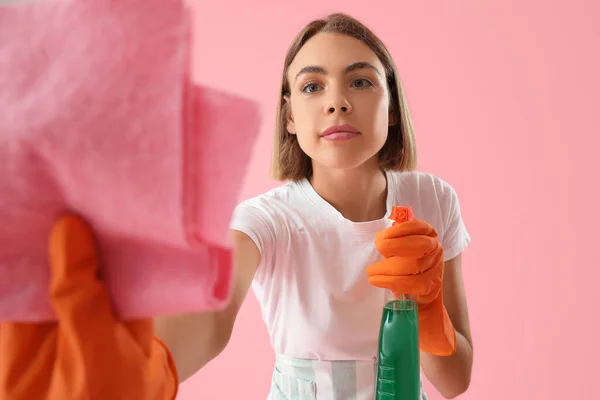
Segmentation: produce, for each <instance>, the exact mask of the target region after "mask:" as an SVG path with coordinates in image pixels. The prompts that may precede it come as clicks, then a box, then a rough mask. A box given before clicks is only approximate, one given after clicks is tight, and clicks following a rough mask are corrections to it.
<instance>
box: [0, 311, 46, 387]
mask: <svg viewBox="0 0 600 400" xmlns="http://www.w3.org/2000/svg"><path fill="white" fill-rule="evenodd" d="M0 354H1V356H0V398H2V399H4V398H7V399H13V398H14V399H33V398H36V396H39V390H40V388H41V387H44V386H45V384H46V382H47V380H48V377H49V376H51V374H52V369H53V366H54V358H55V354H56V324H53V323H39V324H38V323H4V324H1V325H0Z"/></svg>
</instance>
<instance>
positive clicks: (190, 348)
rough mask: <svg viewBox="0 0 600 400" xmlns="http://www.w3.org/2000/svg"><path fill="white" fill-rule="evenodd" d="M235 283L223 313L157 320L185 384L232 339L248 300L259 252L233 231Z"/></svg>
mask: <svg viewBox="0 0 600 400" xmlns="http://www.w3.org/2000/svg"><path fill="white" fill-rule="evenodd" d="M232 237H233V242H234V268H235V278H234V279H235V280H234V282H233V293H232V297H231V301H230V303H229V305H228V306H227V307H226V308H225V309H224V310H223V311H220V312H213V313H192V314H185V315H178V316H168V317H161V318H156V319H155V321H154V329H155V333H156V336H158V337H159V338H160V339H161V340H162V341H163V342H165V344H166V345H167V346H168V348H169V349H170V351H171V353H172V354H173V358H174V360H175V365H176V366H177V371H178V374H179V379H180V382H183V381H184V380H186V379H187V378H189V377H190V376H192V375H193V374H195V373H196V372H197V371H198V370H200V369H201V368H202V367H204V366H205V365H206V364H207V363H209V362H210V361H211V360H213V359H214V358H215V357H217V356H218V355H219V354H220V353H221V352H222V351H223V349H225V346H227V343H229V339H230V337H231V333H232V331H233V325H234V322H235V318H236V317H237V314H238V312H239V310H240V308H241V306H242V303H243V302H244V299H245V298H246V294H247V293H248V289H249V288H250V284H251V283H252V279H253V278H254V273H255V272H256V269H257V268H258V265H259V263H260V258H261V256H260V252H259V251H258V248H257V247H256V245H255V244H254V242H253V241H252V240H251V239H250V237H248V236H247V235H245V234H244V233H241V232H239V231H232Z"/></svg>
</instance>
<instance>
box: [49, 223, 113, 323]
mask: <svg viewBox="0 0 600 400" xmlns="http://www.w3.org/2000/svg"><path fill="white" fill-rule="evenodd" d="M48 251H49V263H50V267H51V269H52V278H51V287H50V297H51V302H52V306H53V307H54V310H55V311H56V313H57V315H58V318H59V320H60V324H61V327H67V328H68V329H69V330H71V331H73V332H79V333H82V332H81V331H82V330H83V331H87V332H89V331H94V329H100V331H102V330H105V329H107V327H110V326H111V324H114V317H113V313H112V304H111V301H110V296H109V294H108V291H107V289H106V287H105V286H104V284H103V283H102V282H101V281H100V279H99V278H98V252H97V249H96V243H95V239H94V235H93V233H92V231H91V229H90V228H89V227H88V225H87V224H86V223H85V222H84V221H83V220H82V219H81V218H79V217H77V216H73V215H67V216H63V217H61V218H59V219H58V221H57V222H56V223H55V225H54V226H53V228H52V231H51V233H50V240H49V248H48ZM103 327H104V328H103ZM98 333H100V332H98Z"/></svg>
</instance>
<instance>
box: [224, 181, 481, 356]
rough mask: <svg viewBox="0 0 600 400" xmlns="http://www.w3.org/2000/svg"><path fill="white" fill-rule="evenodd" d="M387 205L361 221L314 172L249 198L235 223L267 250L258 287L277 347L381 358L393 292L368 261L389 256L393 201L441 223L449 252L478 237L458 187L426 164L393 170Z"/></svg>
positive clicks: (286, 353) (237, 212)
mask: <svg viewBox="0 0 600 400" xmlns="http://www.w3.org/2000/svg"><path fill="white" fill-rule="evenodd" d="M387 179H388V197H387V214H386V215H385V217H384V218H382V219H380V220H375V221H368V222H359V223H356V222H351V221H349V220H347V219H346V218H344V217H343V216H342V215H341V214H340V213H339V212H338V211H337V210H336V209H335V208H334V207H333V206H332V205H330V204H329V203H327V202H326V201H325V200H324V199H323V198H321V197H320V196H319V195H318V194H317V192H315V190H314V189H313V187H312V185H311V184H310V182H309V181H308V180H306V179H304V180H301V181H298V182H289V183H286V184H284V185H282V186H280V187H278V188H275V189H273V190H270V191H269V192H267V193H265V194H262V195H260V196H257V197H254V198H251V199H248V200H246V201H244V202H243V203H241V204H240V205H239V206H238V207H237V208H236V210H235V212H234V216H233V220H232V223H231V228H232V229H234V230H238V231H241V232H244V233H245V234H247V235H248V236H249V237H250V238H251V239H252V240H253V241H254V242H255V243H256V246H257V247H258V249H259V251H260V253H261V254H262V259H261V263H260V265H259V267H258V270H257V272H256V275H255V278H254V281H253V283H252V288H253V290H254V293H255V295H256V297H257V299H258V301H259V303H260V307H261V310H262V316H263V319H264V321H265V323H266V325H267V329H268V332H269V335H270V337H271V344H272V346H273V348H274V350H275V352H276V353H278V354H281V355H284V356H288V357H295V358H308V359H317V360H374V359H375V357H376V356H377V345H378V334H379V325H380V323H381V313H382V309H383V305H384V301H385V298H384V297H385V292H384V290H383V289H380V288H376V287H373V286H372V285H370V284H369V282H368V276H367V274H366V268H367V266H369V265H370V264H372V263H373V262H375V261H378V260H380V259H381V258H382V257H381V255H379V253H378V252H377V250H376V249H375V244H374V237H375V234H376V232H377V231H379V230H381V229H385V228H387V227H389V226H391V224H392V221H391V220H389V219H388V217H389V215H390V212H391V209H392V207H393V206H411V207H412V208H413V211H414V214H415V216H416V217H417V218H419V219H422V220H424V221H427V222H428V223H430V224H431V225H432V226H433V227H434V228H435V229H436V231H437V232H438V236H439V238H440V241H441V243H442V245H443V247H444V253H445V260H449V259H451V258H453V257H455V256H457V255H458V254H460V253H461V252H462V251H463V250H464V249H465V247H466V246H467V244H468V243H469V241H470V237H469V234H468V233H467V231H466V229H465V226H464V224H463V220H462V218H461V213H460V207H459V203H458V198H457V195H456V192H455V191H454V190H453V189H452V187H451V186H450V185H448V184H447V183H446V182H444V181H442V180H441V179H439V178H437V177H435V176H432V175H430V174H426V173H422V172H404V173H398V172H388V173H387Z"/></svg>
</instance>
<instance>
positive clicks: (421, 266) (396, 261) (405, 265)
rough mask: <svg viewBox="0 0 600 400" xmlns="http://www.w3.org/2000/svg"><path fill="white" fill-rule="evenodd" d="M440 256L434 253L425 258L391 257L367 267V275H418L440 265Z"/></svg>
mask: <svg viewBox="0 0 600 400" xmlns="http://www.w3.org/2000/svg"><path fill="white" fill-rule="evenodd" d="M439 259H440V256H439V255H437V254H432V255H431V256H428V257H423V258H405V257H389V258H384V259H383V260H380V261H377V262H376V263H373V264H371V265H369V266H368V267H367V275H369V276H374V275H385V276H405V275H418V274H421V273H423V272H425V271H426V270H428V269H431V268H434V267H436V266H438V264H439V263H438V262H437V261H438V260H439Z"/></svg>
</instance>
